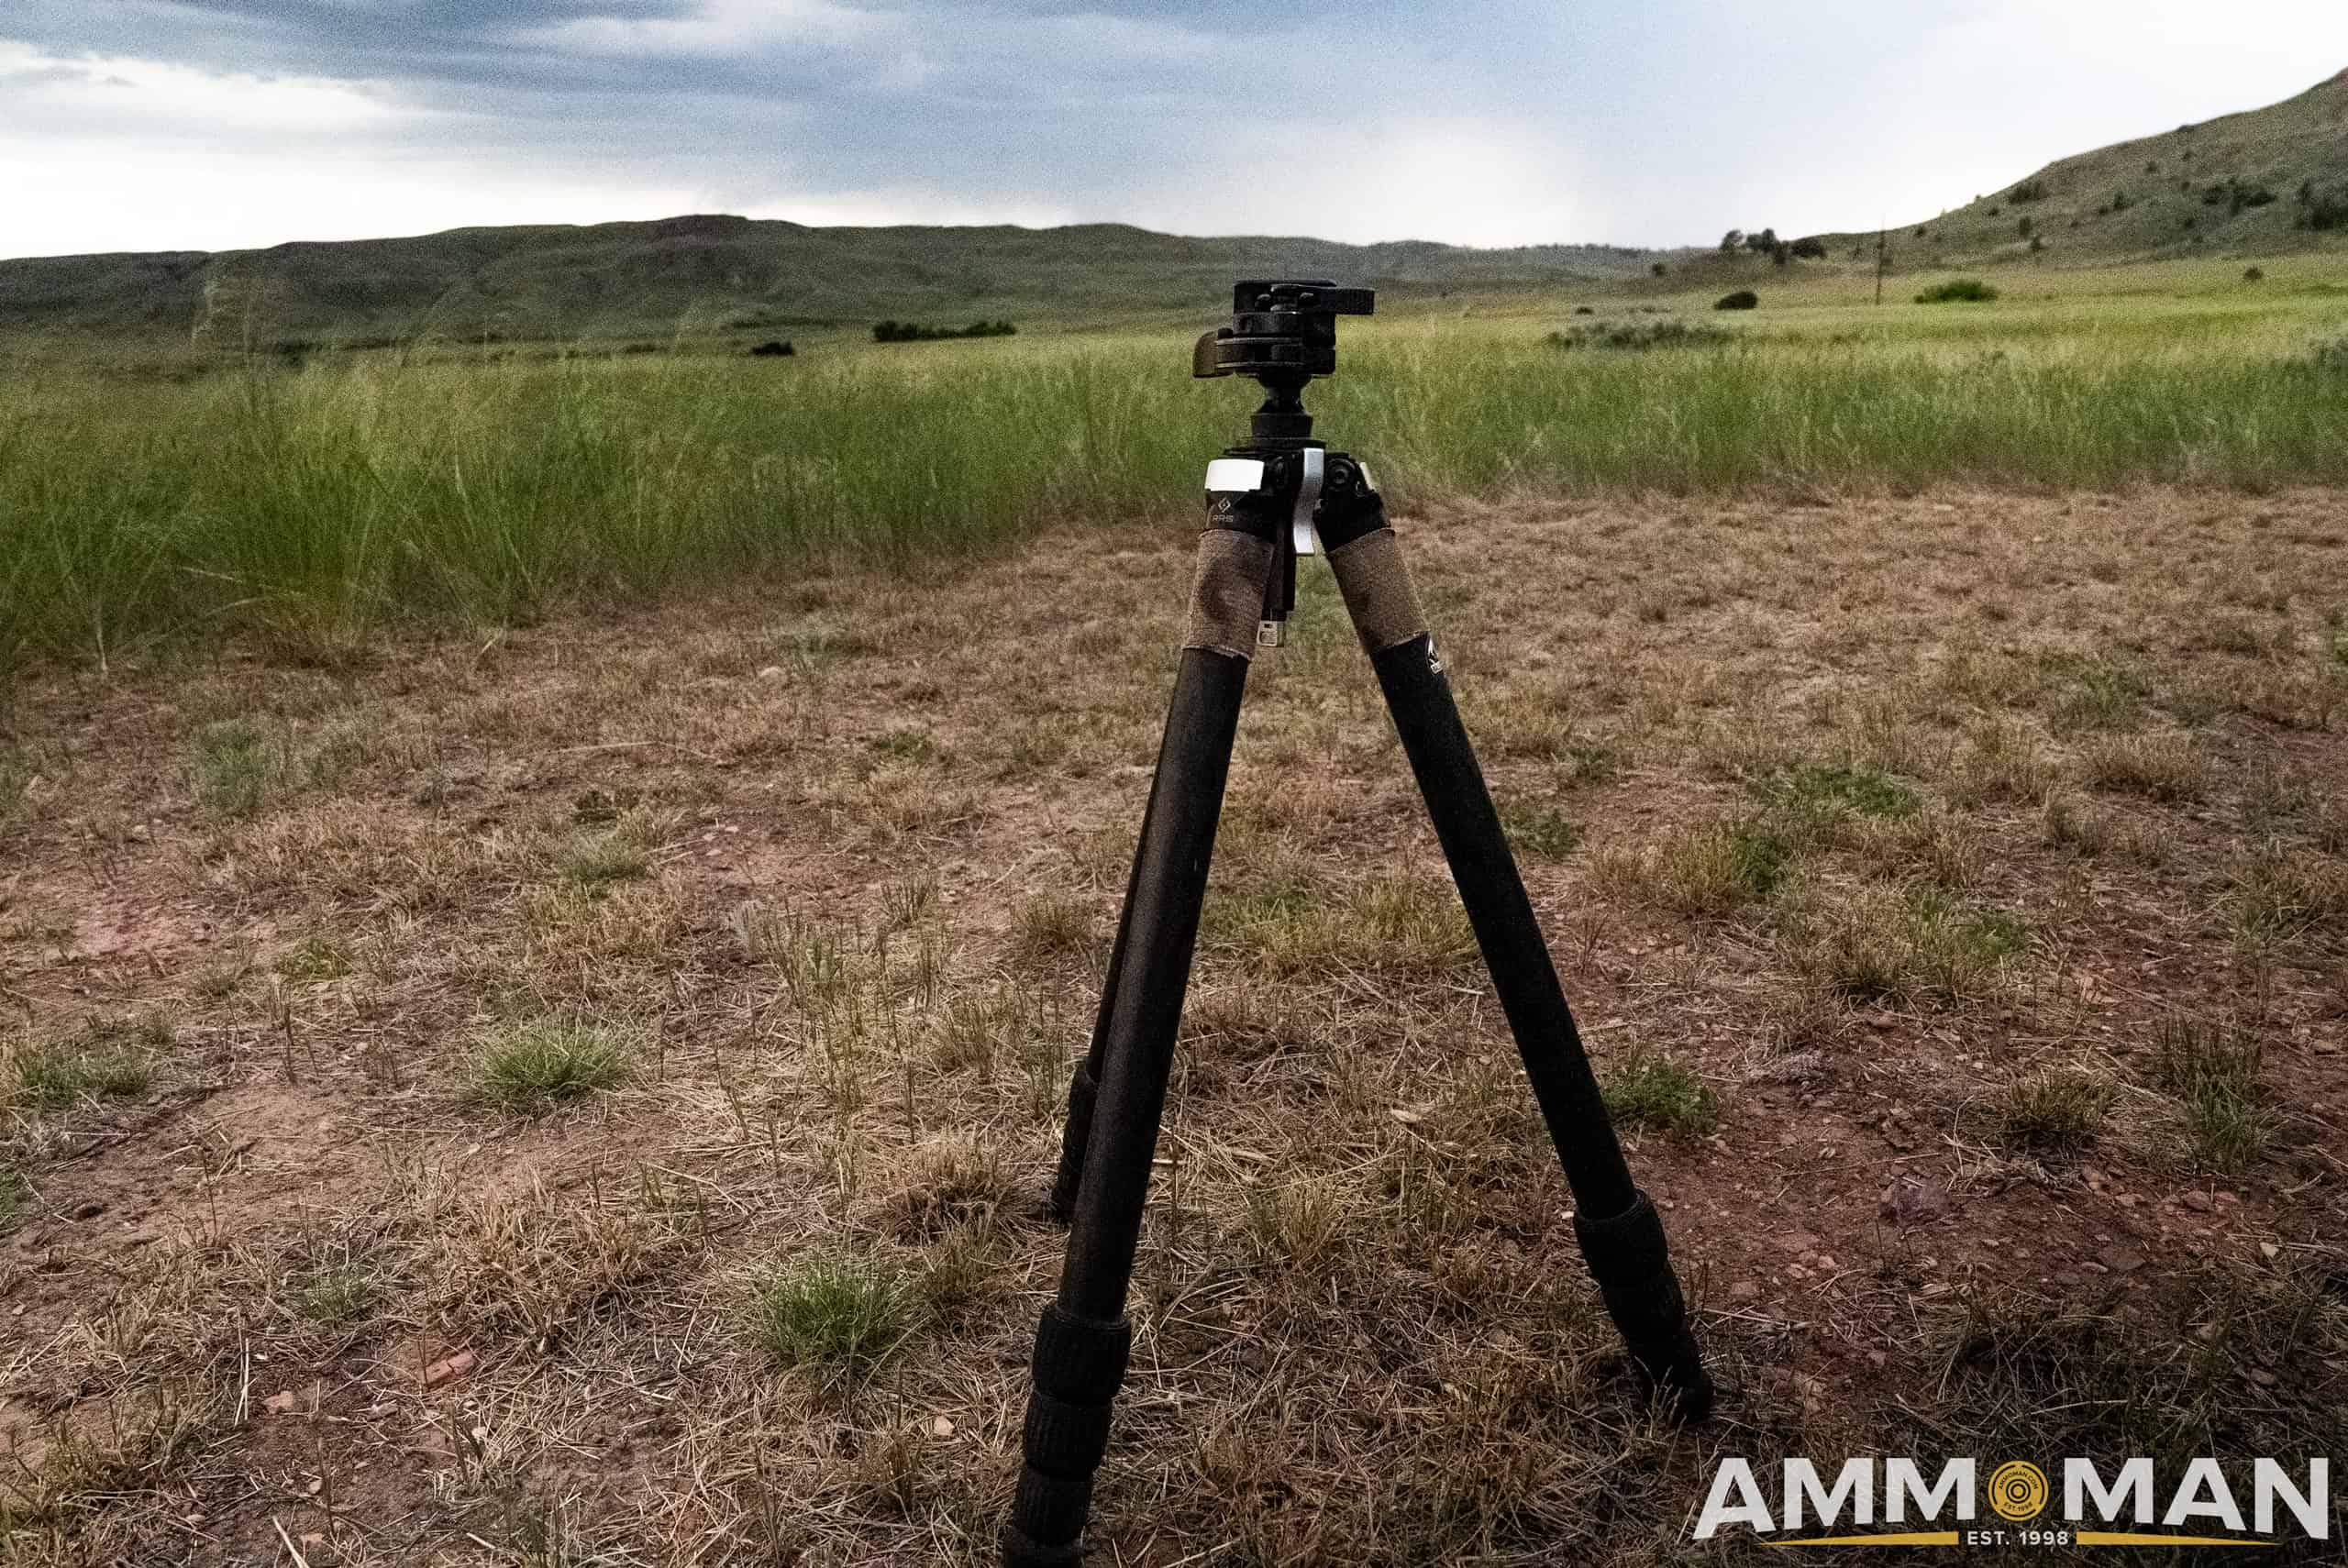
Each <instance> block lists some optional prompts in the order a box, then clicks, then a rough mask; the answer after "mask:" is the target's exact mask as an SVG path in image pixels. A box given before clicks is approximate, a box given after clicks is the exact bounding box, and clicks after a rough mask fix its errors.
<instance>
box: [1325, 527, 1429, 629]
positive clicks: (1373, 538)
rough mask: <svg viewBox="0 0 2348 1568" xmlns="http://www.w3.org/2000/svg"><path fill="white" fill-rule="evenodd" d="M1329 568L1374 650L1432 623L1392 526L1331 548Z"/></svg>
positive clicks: (1347, 608) (1338, 588)
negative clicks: (1428, 622) (1412, 580)
mask: <svg viewBox="0 0 2348 1568" xmlns="http://www.w3.org/2000/svg"><path fill="white" fill-rule="evenodd" d="M1329 569H1330V570H1332V571H1334V572H1335V573H1336V574H1337V591H1339V592H1340V593H1343V594H1344V595H1345V596H1346V611H1347V612H1348V613H1351V614H1352V616H1353V618H1354V630H1355V631H1357V632H1358V633H1360V634H1361V646H1363V647H1365V648H1368V650H1369V651H1370V652H1371V653H1373V654H1381V653H1384V652H1385V651H1386V650H1387V649H1388V648H1391V647H1399V646H1401V645H1402V644H1404V643H1407V642H1409V641H1410V640H1411V639H1412V637H1415V636H1417V635H1420V634H1421V633H1423V632H1424V631H1425V630H1426V629H1427V618H1426V616H1425V615H1424V614H1423V613H1422V612H1421V611H1420V609H1419V596H1418V594H1417V592H1416V591H1414V590H1412V587H1411V573H1410V569H1409V568H1407V567H1405V566H1403V564H1402V547H1401V545H1400V544H1399V543H1397V542H1396V540H1395V537H1394V530H1393V529H1391V528H1379V529H1377V530H1375V531H1374V532H1371V533H1368V534H1364V535H1363V536H1361V537H1360V538H1358V539H1356V540H1355V541H1354V542H1353V543H1352V544H1350V545H1340V546H1338V547H1336V548H1335V549H1334V550H1331V551H1330V552H1329Z"/></svg>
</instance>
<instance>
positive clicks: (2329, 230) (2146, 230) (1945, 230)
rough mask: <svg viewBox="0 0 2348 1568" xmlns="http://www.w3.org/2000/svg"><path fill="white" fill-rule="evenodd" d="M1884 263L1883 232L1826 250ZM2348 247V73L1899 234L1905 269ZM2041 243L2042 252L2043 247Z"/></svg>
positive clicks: (2100, 155) (2066, 165) (2128, 145)
mask: <svg viewBox="0 0 2348 1568" xmlns="http://www.w3.org/2000/svg"><path fill="white" fill-rule="evenodd" d="M1820 238H1821V239H1822V240H1823V241H1824V242H1825V245H1826V249H1827V254H1828V256H1829V257H1830V258H1836V259H1850V258H1852V257H1853V256H1854V255H1857V256H1861V257H1864V258H1866V259H1870V260H1871V259H1873V256H1874V251H1875V243H1876V236H1875V233H1874V231H1872V230H1868V231H1866V232H1862V233H1849V234H1831V235H1822V236H1820ZM2342 240H2348V71H2343V72H2341V73H2340V74H2339V75H2337V76H2334V77H2332V78H2331V79H2330V80H2329V81H2326V82H2323V83H2320V84H2318V85H2317V86H2314V87H2311V88H2309V90H2308V91H2307V92H2305V93H2302V94H2299V95H2298V97H2296V98H2290V99H2287V100H2285V101H2284V102H2282V103H2280V104H2275V105H2270V106H2268V107H2266V108H2264V109H2254V110H2251V111H2249V112H2248V113H2246V114H2239V115H2227V116H2222V117H2221V118H2219V119H2214V120H2204V121H2202V122H2201V123H2200V124H2198V125H2189V126H2177V127H2174V128H2172V129H2170V130H2166V131H2164V132H2162V133H2161V134H2159V135H2157V136H2148V137H2143V138H2138V139H2136V140H2134V141H2123V142H2118V143H2115V144H2114V145H2112V146H2110V147H2106V148H2101V149H2098V150H2096V151H2094V152H2083V153H2080V154H2079V155H2078V156H2077V157H2075V158H2066V159H2063V160H2060V161H2059V162H2054V163H2050V164H2048V165H2046V166H2045V167H2044V168H2043V169H2041V170H2039V171H2037V172H2035V173H2033V174H2032V175H2030V176H2028V177H2027V178H2025V179H2022V180H2019V181H2016V182H2014V183H2013V184H2011V185H2009V186H2007V187H2005V188H2004V189H2003V190H2000V191H1996V192H1992V193H1988V194H1987V195H1984V196H1981V197H1979V198H1977V200H1975V201H1973V202H1971V203H1969V204H1966V205H1965V206H1962V207H1958V208H1956V209H1955V210H1953V211H1950V212H1945V213H1943V214H1942V215H1939V216H1938V217H1935V218H1931V219H1929V220H1917V221H1912V222H1910V223H1908V224H1905V225H1903V226H1900V227H1898V228H1895V229H1893V230H1892V231H1891V234H1890V237H1889V245H1890V248H1891V253H1892V259H1893V262H1894V264H1895V265H1897V266H1899V267H1901V268H1903V269H1916V268H1926V267H1935V266H1955V265H1957V264H1960V263H1962V264H1966V265H1971V264H1975V263H1978V262H1994V261H2003V260H2014V261H2023V260H2032V259H2035V260H2038V261H2042V262H2053V263H2063V262H2077V261H2110V260H2120V259H2142V258H2158V257H2165V256H2194V255H2233V254H2241V255H2244V256H2257V255H2261V254H2271V253H2274V252H2278V251H2286V250H2299V249H2306V248H2311V247H2314V246H2318V245H2322V244H2325V243H2327V242H2331V243H2337V242H2340V241H2342ZM2033 241H2034V242H2035V243H2036V247H2037V248H2035V249H2033V248H2032V243H2033Z"/></svg>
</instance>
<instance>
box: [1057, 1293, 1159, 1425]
mask: <svg viewBox="0 0 2348 1568" xmlns="http://www.w3.org/2000/svg"><path fill="white" fill-rule="evenodd" d="M1133 1343H1134V1330H1133V1325H1132V1324H1131V1323H1128V1322H1126V1321H1125V1320H1124V1319H1122V1318H1120V1319H1118V1320H1115V1321H1114V1322H1105V1323H1104V1322H1102V1321H1100V1320H1097V1319H1092V1318H1080V1317H1078V1316H1077V1315H1076V1314H1075V1313H1073V1312H1070V1311H1069V1310H1067V1309H1064V1308H1062V1307H1061V1306H1060V1304H1059V1303H1058V1302H1057V1301H1054V1302H1050V1303H1047V1305H1046V1306H1045V1308H1044V1315H1043V1317H1041V1318H1040V1319H1038V1320H1036V1358H1035V1362H1034V1367H1035V1374H1036V1387H1038V1388H1040V1389H1042V1390H1043V1391H1044V1392H1045V1393H1047V1394H1049V1395H1052V1396H1053V1397H1056V1398H1060V1399H1065V1400H1067V1401H1069V1403H1070V1404H1075V1405H1105V1404H1107V1403H1108V1402H1109V1401H1110V1400H1111V1399H1113V1398H1114V1397H1116V1393H1117V1386H1118V1385H1120V1384H1122V1383H1123V1382H1124V1380H1125V1361H1126V1359H1127V1357H1129V1356H1130V1355H1131V1354H1132V1353H1133Z"/></svg>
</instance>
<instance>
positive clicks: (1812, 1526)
mask: <svg viewBox="0 0 2348 1568" xmlns="http://www.w3.org/2000/svg"><path fill="white" fill-rule="evenodd" d="M2054 1468H2055V1472H2056V1474H2059V1475H2060V1476H2061V1485H2060V1489H2059V1492H2058V1490H2057V1488H2056V1485H2055V1483H2054V1479H2053V1478H2052V1477H2050V1475H2049V1474H2048V1472H2047V1471H2046V1470H2044V1469H2042V1468H2041V1467H2039V1466H2038V1465H2036V1464H2033V1463H2031V1462H2029V1461H2028V1460H2021V1459H2010V1460H2006V1461H2004V1462H2002V1463H1999V1464H1998V1465H1997V1466H1996V1467H1995V1468H1994V1469H1992V1470H1990V1471H1989V1473H1988V1483H1987V1485H1982V1484H1981V1481H1980V1472H1981V1464H1980V1462H1979V1461H1977V1460H1973V1459H1952V1460H1950V1461H1948V1462H1947V1463H1944V1464H1943V1465H1942V1466H1941V1467H1940V1470H1939V1472H1938V1473H1937V1474H1933V1475H1932V1476H1930V1477H1927V1476H1926V1474H1925V1473H1924V1469H1923V1466H1922V1464H1920V1463H1917V1462H1916V1461H1915V1460H1913V1459H1902V1458H1886V1459H1877V1458H1873V1457H1868V1458H1864V1459H1853V1460H1848V1461H1846V1462H1844V1464H1843V1466H1842V1468H1841V1469H1839V1470H1838V1471H1836V1472H1835V1474H1834V1477H1833V1480H1832V1481H1831V1482H1830V1481H1829V1480H1828V1479H1827V1478H1826V1477H1825V1476H1824V1475H1823V1474H1822V1473H1821V1472H1820V1470H1819V1467H1818V1464H1817V1462H1816V1461H1814V1460H1809V1459H1789V1460H1785V1461H1783V1462H1782V1463H1781V1465H1780V1473H1779V1475H1778V1486H1777V1487H1776V1488H1775V1489H1774V1491H1771V1490H1765V1488H1764V1487H1763V1485H1762V1483H1761V1480H1760V1478H1759V1477H1758V1476H1757V1475H1755V1474H1754V1468H1753V1463H1752V1461H1750V1460H1745V1459H1724V1460H1722V1461H1721V1463H1720V1468H1719V1469H1717V1470H1716V1471H1714V1472H1713V1474H1712V1485H1711V1492H1710V1493H1709V1495H1708V1496H1706V1497H1705V1499H1704V1507H1703V1512H1702V1513H1701V1514H1700V1515H1699V1516H1698V1517H1697V1519H1696V1526H1695V1529H1694V1530H1693V1531H1692V1534H1693V1536H1694V1539H1696V1540H1710V1539H1711V1537H1713V1536H1715V1535H1718V1534H1719V1533H1721V1532H1722V1530H1726V1529H1737V1528H1742V1529H1746V1530H1750V1531H1751V1532H1752V1533H1753V1534H1754V1535H1755V1536H1757V1537H1759V1538H1760V1539H1761V1540H1764V1541H1765V1542H1766V1543H1767V1544H1768V1545H1771V1546H1855V1545H1862V1544H1864V1545H1869V1546H1965V1547H1983V1546H1995V1547H2009V1548H2011V1547H2023V1548H2029V1547H2073V1546H2274V1545H2278V1544H2282V1543H2285V1542H2296V1541H2301V1540H2310V1541H2320V1540H2330V1539H2331V1461H2330V1460H2329V1459H2320V1458H2319V1459H2309V1460H2306V1461H2304V1462H2300V1463H2291V1464H2287V1463H2284V1462H2282V1461H2280V1460H2276V1459H2255V1460H2253V1461H2251V1462H2250V1465H2249V1473H2248V1474H2247V1475H2244V1474H2243V1472H2242V1467H2241V1465H2240V1464H2237V1465H2236V1466H2235V1468H2234V1471H2233V1473H2232V1475H2231V1476H2230V1475H2229V1474H2228V1472H2227V1469H2226V1467H2225V1466H2224V1465H2223V1464H2221V1463H2219V1462H2218V1461H2217V1460H2215V1459H2210V1458H2202V1459H2196V1460H2193V1461H2191V1462H2190V1463H2187V1464H2186V1465H2185V1467H2184V1468H2183V1470H2182V1471H2180V1472H2178V1473H2176V1474H2173V1475H2168V1476H2163V1475H2161V1474H2158V1473H2157V1472H2156V1470H2155V1467H2154V1463H2153V1461H2152V1460H2150V1459H2145V1458H2142V1457H2138V1458H2132V1459H2127V1460H2123V1461H2121V1463H2119V1464H2118V1466H2117V1467H2116V1468H2113V1469H2110V1471H2109V1473H2108V1474H2107V1471H2106V1469H2105V1468H2104V1467H2102V1466H2099V1465H2098V1464H2097V1463H2096V1462H2095V1461H2094V1460H2092V1459H2086V1458H2077V1457H2074V1458H2068V1459H2065V1460H2063V1461H2062V1462H2061V1463H2060V1464H2059V1465H2057V1466H2055V1467H2054ZM2164 1483H2165V1485H2164ZM2164 1499H2165V1506H2162V1505H2163V1502H2164ZM2245 1499H2246V1500H2247V1501H2248V1504H2249V1507H2248V1510H2247V1512H2245V1511H2244V1508H2243V1502H2244V1500H2245ZM1985 1513H1986V1515H1987V1516H1988V1517H1987V1518H1985V1517H1984V1516H1985ZM1922 1525H1932V1526H1936V1527H1939V1528H1934V1529H1919V1528H1916V1527H1918V1526H1922ZM2112 1526H2134V1527H2136V1528H2133V1529H2126V1528H2121V1529H2113V1528H2109V1527H2112ZM2221 1531H2222V1532H2223V1533H2217V1532H2221ZM1829 1532H1831V1533H1829Z"/></svg>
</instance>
